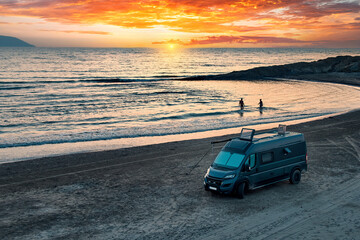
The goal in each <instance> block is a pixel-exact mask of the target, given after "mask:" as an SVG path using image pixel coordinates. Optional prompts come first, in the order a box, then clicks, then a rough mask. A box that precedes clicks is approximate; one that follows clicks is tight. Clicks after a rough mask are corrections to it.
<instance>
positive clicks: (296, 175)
mask: <svg viewBox="0 0 360 240" xmlns="http://www.w3.org/2000/svg"><path fill="white" fill-rule="evenodd" d="M300 179H301V172H300V170H299V169H296V170H294V171H293V172H292V173H291V176H290V183H291V184H298V183H299V182H300Z"/></svg>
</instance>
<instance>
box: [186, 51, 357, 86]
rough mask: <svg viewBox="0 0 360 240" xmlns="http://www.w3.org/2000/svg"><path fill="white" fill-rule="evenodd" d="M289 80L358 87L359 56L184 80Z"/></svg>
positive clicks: (259, 68)
mask: <svg viewBox="0 0 360 240" xmlns="http://www.w3.org/2000/svg"><path fill="white" fill-rule="evenodd" d="M268 78H272V79H273V78H289V79H299V80H312V81H324V82H335V83H344V84H350V85H355V86H360V56H338V57H330V58H326V59H321V60H318V61H313V62H299V63H292V64H285V65H275V66H270V67H257V68H252V69H249V70H244V71H234V72H231V73H227V74H219V75H205V76H195V77H189V78H186V79H184V80H263V79H268Z"/></svg>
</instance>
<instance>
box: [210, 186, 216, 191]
mask: <svg viewBox="0 0 360 240" xmlns="http://www.w3.org/2000/svg"><path fill="white" fill-rule="evenodd" d="M209 189H210V190H214V191H217V188H216V187H212V186H209Z"/></svg>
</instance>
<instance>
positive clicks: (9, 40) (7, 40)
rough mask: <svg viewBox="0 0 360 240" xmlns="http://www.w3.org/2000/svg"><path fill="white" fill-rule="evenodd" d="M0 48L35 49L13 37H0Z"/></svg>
mask: <svg viewBox="0 0 360 240" xmlns="http://www.w3.org/2000/svg"><path fill="white" fill-rule="evenodd" d="M0 47H35V46H34V45H31V44H29V43H27V42H24V41H23V40H20V39H18V38H15V37H8V36H0Z"/></svg>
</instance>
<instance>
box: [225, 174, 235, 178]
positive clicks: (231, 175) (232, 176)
mask: <svg viewBox="0 0 360 240" xmlns="http://www.w3.org/2000/svg"><path fill="white" fill-rule="evenodd" d="M235 176H236V174H230V175H226V176H225V177H224V178H228V179H229V178H234V177H235Z"/></svg>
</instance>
